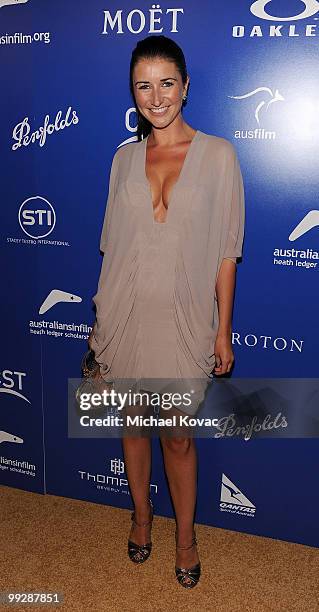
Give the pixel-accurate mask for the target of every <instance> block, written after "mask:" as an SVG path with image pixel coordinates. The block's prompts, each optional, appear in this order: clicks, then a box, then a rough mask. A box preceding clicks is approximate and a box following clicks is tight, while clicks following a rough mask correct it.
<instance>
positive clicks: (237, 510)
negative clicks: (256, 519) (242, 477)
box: [219, 474, 256, 517]
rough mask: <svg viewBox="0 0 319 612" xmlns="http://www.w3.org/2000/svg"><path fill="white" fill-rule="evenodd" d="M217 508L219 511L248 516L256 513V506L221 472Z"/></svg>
mask: <svg viewBox="0 0 319 612" xmlns="http://www.w3.org/2000/svg"><path fill="white" fill-rule="evenodd" d="M219 509H220V511H221V512H230V513H231V514H241V515H242V516H249V517H253V516H255V513H256V506H255V505H254V504H253V503H252V502H251V501H250V499H248V497H246V495H244V493H242V491H241V490H240V489H239V488H238V487H237V486H236V485H235V484H234V483H233V482H232V481H231V480H230V479H229V478H228V477H227V476H226V474H222V481H221V491H220V504H219Z"/></svg>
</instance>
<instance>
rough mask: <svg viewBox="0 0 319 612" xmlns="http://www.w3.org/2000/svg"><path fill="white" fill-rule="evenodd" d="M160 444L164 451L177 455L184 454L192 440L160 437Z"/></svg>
mask: <svg viewBox="0 0 319 612" xmlns="http://www.w3.org/2000/svg"><path fill="white" fill-rule="evenodd" d="M161 442H162V445H163V448H164V450H168V451H170V452H172V453H176V454H179V455H184V454H186V453H187V452H188V451H189V449H190V447H191V445H192V438H189V437H186V436H185V437H174V436H173V437H163V438H162V437H161Z"/></svg>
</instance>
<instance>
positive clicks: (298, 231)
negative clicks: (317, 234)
mask: <svg viewBox="0 0 319 612" xmlns="http://www.w3.org/2000/svg"><path fill="white" fill-rule="evenodd" d="M318 225H319V210H310V211H309V212H308V213H307V214H306V216H305V217H304V218H303V219H301V221H300V223H298V225H296V227H295V229H293V230H292V232H291V234H290V236H289V240H291V241H293V240H297V238H300V236H303V235H304V234H306V233H307V232H309V231H310V230H311V229H312V228H313V227H318Z"/></svg>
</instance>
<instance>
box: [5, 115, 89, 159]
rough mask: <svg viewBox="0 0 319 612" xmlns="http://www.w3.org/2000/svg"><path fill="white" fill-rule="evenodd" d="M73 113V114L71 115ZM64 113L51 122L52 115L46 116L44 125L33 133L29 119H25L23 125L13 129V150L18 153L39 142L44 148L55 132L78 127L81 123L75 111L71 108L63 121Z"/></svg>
mask: <svg viewBox="0 0 319 612" xmlns="http://www.w3.org/2000/svg"><path fill="white" fill-rule="evenodd" d="M71 113H72V114H71ZM61 117H62V111H60V110H59V111H58V112H57V114H56V116H55V119H54V120H53V121H50V115H46V116H45V118H44V122H43V125H41V126H40V127H39V128H38V129H36V130H34V131H32V130H31V126H30V123H29V117H25V118H24V119H23V121H21V123H17V125H16V126H15V127H14V128H13V132H12V137H13V139H14V140H15V142H14V144H13V145H12V150H13V151H16V150H17V149H19V148H20V147H27V146H29V144H33V143H35V142H37V143H38V144H39V145H40V147H43V146H44V145H45V143H46V140H47V136H51V134H53V133H54V132H60V131H62V130H64V129H65V128H67V127H70V126H71V125H72V124H73V125H76V124H77V123H79V118H78V116H77V114H76V111H75V110H72V107H71V106H69V108H68V110H67V112H66V116H65V118H64V119H61Z"/></svg>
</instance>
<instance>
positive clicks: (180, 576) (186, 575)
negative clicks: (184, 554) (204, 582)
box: [175, 531, 201, 589]
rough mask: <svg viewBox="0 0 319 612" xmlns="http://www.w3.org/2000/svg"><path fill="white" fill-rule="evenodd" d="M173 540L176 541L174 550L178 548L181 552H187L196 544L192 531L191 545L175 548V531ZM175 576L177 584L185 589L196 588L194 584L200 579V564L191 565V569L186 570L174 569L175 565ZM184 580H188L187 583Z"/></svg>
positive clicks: (181, 568) (183, 568) (184, 568)
mask: <svg viewBox="0 0 319 612" xmlns="http://www.w3.org/2000/svg"><path fill="white" fill-rule="evenodd" d="M175 540H176V548H180V549H182V550H189V549H190V548H192V547H193V546H194V545H195V544H197V540H196V534H195V531H194V537H193V539H192V543H191V545H190V546H177V534H176V531H175ZM175 574H176V578H177V580H178V582H179V584H181V585H182V586H183V587H185V588H186V589H192V588H193V587H194V586H196V584H197V583H198V581H199V578H200V574H201V564H200V561H199V562H198V563H196V565H193V566H192V567H189V568H186V567H176V565H175ZM186 579H188V581H187V582H186Z"/></svg>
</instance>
